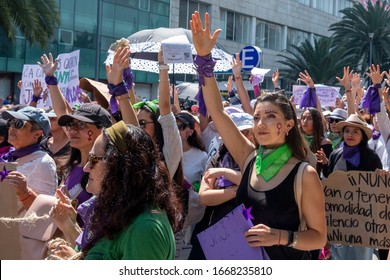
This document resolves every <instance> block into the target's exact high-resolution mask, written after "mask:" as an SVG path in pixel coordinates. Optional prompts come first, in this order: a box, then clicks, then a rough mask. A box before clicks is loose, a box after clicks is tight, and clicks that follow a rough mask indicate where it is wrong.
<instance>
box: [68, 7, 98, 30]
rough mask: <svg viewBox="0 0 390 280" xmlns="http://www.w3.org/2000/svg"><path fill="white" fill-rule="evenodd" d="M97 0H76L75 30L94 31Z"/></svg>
mask: <svg viewBox="0 0 390 280" xmlns="http://www.w3.org/2000/svg"><path fill="white" fill-rule="evenodd" d="M97 5H98V3H97V0H83V1H76V14H75V26H74V30H75V31H87V32H91V33H93V32H96V25H97Z"/></svg>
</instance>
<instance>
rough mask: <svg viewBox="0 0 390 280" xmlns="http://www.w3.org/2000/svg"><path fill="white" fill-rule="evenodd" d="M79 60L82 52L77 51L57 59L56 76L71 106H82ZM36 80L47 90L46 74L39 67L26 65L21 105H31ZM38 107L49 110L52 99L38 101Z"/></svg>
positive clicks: (61, 55)
mask: <svg viewBox="0 0 390 280" xmlns="http://www.w3.org/2000/svg"><path fill="white" fill-rule="evenodd" d="M79 59H80V51H79V50H76V51H74V52H71V53H64V54H60V55H59V56H58V57H57V61H58V66H57V70H56V71H55V73H54V75H55V76H56V77H57V79H58V86H59V87H60V90H61V93H62V94H63V96H64V97H65V99H66V101H68V103H69V104H70V106H72V107H73V106H74V105H76V104H80V103H81V102H80V100H79V97H80V87H79ZM35 79H38V80H39V81H40V82H41V83H42V87H43V90H45V89H46V87H47V86H46V83H45V74H44V73H43V71H42V69H41V67H40V66H39V65H31V64H25V65H24V67H23V75H22V82H23V86H22V89H21V93H20V100H19V102H20V104H30V102H31V97H32V94H33V90H32V86H33V82H34V80H35ZM37 107H39V108H48V107H52V106H51V100H50V97H48V99H47V100H45V101H43V100H42V99H41V100H39V101H38V103H37Z"/></svg>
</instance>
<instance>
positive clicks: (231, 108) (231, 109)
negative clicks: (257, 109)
mask: <svg viewBox="0 0 390 280" xmlns="http://www.w3.org/2000/svg"><path fill="white" fill-rule="evenodd" d="M223 109H224V110H225V111H226V113H228V115H230V114H232V113H243V112H244V111H243V110H241V109H239V108H237V107H235V106H227V107H225V108H223Z"/></svg>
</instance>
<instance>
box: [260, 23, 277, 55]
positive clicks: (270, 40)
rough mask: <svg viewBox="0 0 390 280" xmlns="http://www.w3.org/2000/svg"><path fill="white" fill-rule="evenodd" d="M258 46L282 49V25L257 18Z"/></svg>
mask: <svg viewBox="0 0 390 280" xmlns="http://www.w3.org/2000/svg"><path fill="white" fill-rule="evenodd" d="M256 46H259V47H263V48H267V49H272V50H277V51H280V50H281V49H282V26H280V25H276V24H273V23H268V22H265V21H261V20H257V21H256Z"/></svg>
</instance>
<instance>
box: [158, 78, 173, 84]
mask: <svg viewBox="0 0 390 280" xmlns="http://www.w3.org/2000/svg"><path fill="white" fill-rule="evenodd" d="M158 82H168V83H170V82H171V80H169V79H168V80H158Z"/></svg>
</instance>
